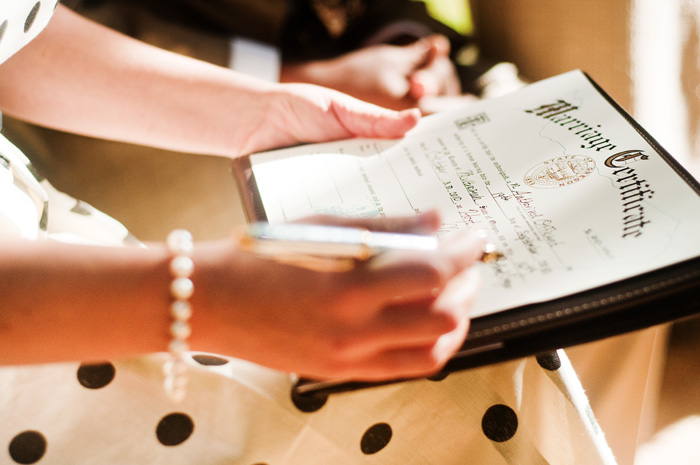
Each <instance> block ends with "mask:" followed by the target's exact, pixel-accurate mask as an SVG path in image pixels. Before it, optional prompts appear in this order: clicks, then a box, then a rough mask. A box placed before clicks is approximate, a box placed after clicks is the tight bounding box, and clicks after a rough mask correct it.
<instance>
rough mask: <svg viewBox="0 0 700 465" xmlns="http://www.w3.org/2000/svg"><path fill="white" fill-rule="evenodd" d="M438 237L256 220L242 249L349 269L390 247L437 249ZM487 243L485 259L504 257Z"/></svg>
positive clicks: (298, 262)
mask: <svg viewBox="0 0 700 465" xmlns="http://www.w3.org/2000/svg"><path fill="white" fill-rule="evenodd" d="M438 243H439V241H438V239H437V238H436V237H434V236H428V235H421V234H407V233H395V232H382V231H370V230H368V229H364V228H355V227H342V226H326V225H312V224H302V223H280V224H269V223H253V224H251V225H250V226H249V228H248V230H247V231H246V232H245V234H244V235H243V236H242V237H241V239H240V246H241V248H242V249H244V250H247V251H249V252H252V253H255V254H258V255H262V256H266V257H270V258H272V259H274V260H277V261H280V262H284V263H290V264H294V265H298V266H305V267H307V268H313V269H325V270H335V271H339V270H345V269H349V268H352V267H353V266H355V264H356V262H357V261H364V260H368V259H370V258H371V257H373V256H376V255H378V254H381V253H383V252H387V251H390V250H417V251H420V250H426V251H427V250H435V249H436V248H437V246H438ZM502 257H503V255H502V254H500V253H499V252H498V251H497V250H496V247H495V246H494V245H493V244H491V243H487V244H486V245H485V246H484V253H483V255H482V257H481V261H483V262H487V261H492V260H498V259H500V258H502Z"/></svg>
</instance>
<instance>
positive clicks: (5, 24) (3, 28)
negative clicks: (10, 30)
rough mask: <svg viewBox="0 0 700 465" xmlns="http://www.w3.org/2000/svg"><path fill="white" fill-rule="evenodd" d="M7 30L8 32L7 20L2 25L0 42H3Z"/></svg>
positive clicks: (0, 27) (0, 25) (0, 26)
mask: <svg viewBox="0 0 700 465" xmlns="http://www.w3.org/2000/svg"><path fill="white" fill-rule="evenodd" d="M6 30H7V20H5V21H3V22H2V24H0V42H1V41H2V38H3V37H5V31H6Z"/></svg>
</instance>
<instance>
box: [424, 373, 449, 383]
mask: <svg viewBox="0 0 700 465" xmlns="http://www.w3.org/2000/svg"><path fill="white" fill-rule="evenodd" d="M447 375H449V373H447V372H444V371H441V372H440V373H435V374H434V375H432V376H428V380H430V381H442V380H443V379H445V378H447Z"/></svg>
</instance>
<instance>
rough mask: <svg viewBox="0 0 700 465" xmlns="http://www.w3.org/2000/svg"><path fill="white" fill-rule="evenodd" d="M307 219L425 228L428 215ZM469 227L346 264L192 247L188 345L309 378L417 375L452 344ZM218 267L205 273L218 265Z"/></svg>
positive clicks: (432, 224)
mask: <svg viewBox="0 0 700 465" xmlns="http://www.w3.org/2000/svg"><path fill="white" fill-rule="evenodd" d="M314 221H315V222H319V221H323V222H326V223H328V222H331V223H334V224H342V225H346V226H347V225H349V224H348V223H352V224H355V225H361V226H370V227H375V228H380V229H383V230H396V229H397V228H398V229H399V230H401V231H413V232H417V231H423V232H425V231H426V230H427V229H430V230H434V228H436V227H437V224H438V221H437V220H436V216H435V215H426V216H419V217H416V218H413V219H400V220H387V221H383V222H378V221H368V220H362V221H358V222H354V221H348V220H341V221H339V220H332V221H331V220H330V219H329V218H328V217H316V218H314ZM482 245H483V244H482V241H481V239H479V238H478V237H477V236H476V235H475V234H471V233H465V234H461V235H455V236H452V237H450V238H448V239H446V240H445V241H444V242H442V243H441V245H440V247H439V249H438V250H436V251H434V252H402V253H387V254H385V255H383V256H380V257H377V258H375V259H372V260H370V261H369V262H367V263H364V264H361V265H360V266H358V267H356V268H354V269H352V270H350V271H347V272H319V271H312V270H308V269H304V268H298V267H294V266H288V265H282V264H278V263H276V262H273V261H268V260H265V259H262V258H259V257H256V256H253V255H250V254H245V253H241V252H239V251H237V250H236V249H235V248H233V247H231V248H230V249H229V250H228V252H227V253H222V251H221V250H220V249H217V248H216V247H212V248H205V249H202V248H201V247H205V246H201V247H200V248H199V252H198V256H197V257H196V258H195V260H196V261H197V262H198V265H197V267H198V269H200V270H202V269H207V270H208V271H207V272H206V273H204V272H202V274H200V275H195V277H194V280H195V286H196V287H197V291H196V292H195V296H194V297H193V305H194V306H195V308H197V311H196V312H195V314H194V316H193V321H192V326H193V328H194V329H195V330H194V332H193V335H192V338H191V341H192V344H193V347H195V348H199V349H201V350H207V351H214V352H219V353H222V354H228V355H232V356H237V357H241V358H245V359H248V360H251V361H253V362H256V363H259V364H262V365H266V366H269V367H272V368H276V369H280V370H284V371H289V372H295V373H297V374H299V375H302V376H307V377H312V378H352V379H362V380H382V379H391V378H397V377H417V376H424V375H427V374H430V373H433V372H435V371H436V370H438V369H439V368H440V367H441V366H442V365H443V364H444V363H445V362H446V361H447V360H448V359H449V357H450V356H451V355H452V354H453V353H454V352H455V351H456V350H457V349H458V348H459V347H460V345H461V344H462V342H463V340H464V337H465V335H466V332H467V329H468V327H469V317H468V315H469V308H470V306H471V303H472V301H473V299H474V297H475V295H476V290H477V287H478V281H479V280H478V276H477V273H476V269H475V268H474V267H472V263H473V262H474V260H476V259H477V258H478V257H479V256H480V254H481V248H482ZM217 269H218V271H212V270H217Z"/></svg>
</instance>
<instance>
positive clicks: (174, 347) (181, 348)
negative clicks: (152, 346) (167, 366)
mask: <svg viewBox="0 0 700 465" xmlns="http://www.w3.org/2000/svg"><path fill="white" fill-rule="evenodd" d="M189 348H190V346H189V345H188V344H187V343H186V342H185V341H183V340H181V339H173V340H172V341H170V344H169V345H168V349H169V350H170V353H171V354H173V355H175V356H177V357H179V356H181V355H182V354H184V353H185V352H187V351H188V350H189Z"/></svg>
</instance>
